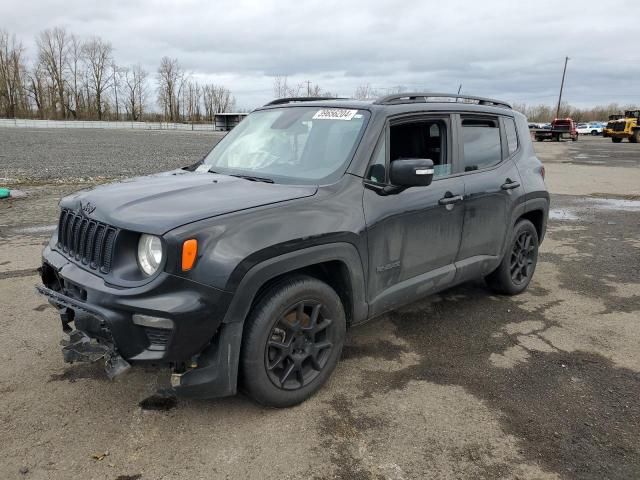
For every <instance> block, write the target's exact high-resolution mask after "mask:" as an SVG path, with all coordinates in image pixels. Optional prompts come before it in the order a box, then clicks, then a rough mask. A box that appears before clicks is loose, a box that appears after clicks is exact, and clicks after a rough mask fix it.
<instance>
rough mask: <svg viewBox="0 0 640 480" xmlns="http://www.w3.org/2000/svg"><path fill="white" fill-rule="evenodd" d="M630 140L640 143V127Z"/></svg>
mask: <svg viewBox="0 0 640 480" xmlns="http://www.w3.org/2000/svg"><path fill="white" fill-rule="evenodd" d="M629 141H630V142H632V143H640V128H638V129H637V130H635V131H634V132H633V133H632V134H631V136H630V137H629Z"/></svg>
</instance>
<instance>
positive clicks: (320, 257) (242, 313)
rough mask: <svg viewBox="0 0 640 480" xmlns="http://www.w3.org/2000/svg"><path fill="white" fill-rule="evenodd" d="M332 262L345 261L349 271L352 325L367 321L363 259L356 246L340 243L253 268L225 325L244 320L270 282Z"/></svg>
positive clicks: (306, 249) (297, 253) (243, 279)
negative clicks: (254, 301) (276, 278)
mask: <svg viewBox="0 0 640 480" xmlns="http://www.w3.org/2000/svg"><path fill="white" fill-rule="evenodd" d="M329 261H339V262H342V263H343V264H344V265H345V266H346V267H347V270H348V272H349V278H350V282H351V290H352V291H351V294H352V297H353V323H359V322H362V321H364V320H366V318H367V315H368V305H367V302H366V292H365V273H364V268H363V265H362V260H361V258H360V255H359V253H358V250H357V249H356V247H355V246H354V245H353V244H351V243H346V242H337V243H327V244H322V245H316V246H313V247H308V248H302V249H300V250H294V251H292V252H289V253H285V254H283V255H279V256H277V257H274V258H271V259H268V260H265V261H263V262H261V263H258V264H256V265H254V266H253V267H251V268H250V269H249V270H248V271H247V273H245V274H244V276H243V277H242V280H240V283H239V284H238V288H237V289H235V292H236V293H235V295H234V296H233V299H232V301H231V304H230V305H229V309H228V310H227V313H226V315H225V317H224V319H223V323H233V322H242V321H244V319H245V318H246V317H247V315H248V313H249V309H250V308H251V305H252V303H253V300H254V298H255V296H256V294H257V293H258V290H259V289H260V287H262V286H263V285H264V284H265V283H266V282H268V281H269V280H271V279H273V278H275V277H278V276H280V275H283V274H286V273H288V272H293V271H295V270H299V269H301V268H304V267H309V266H312V265H317V264H320V263H324V262H329Z"/></svg>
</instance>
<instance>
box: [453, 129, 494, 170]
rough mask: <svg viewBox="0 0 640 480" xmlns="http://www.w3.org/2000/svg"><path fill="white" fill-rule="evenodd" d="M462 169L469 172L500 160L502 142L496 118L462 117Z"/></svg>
mask: <svg viewBox="0 0 640 480" xmlns="http://www.w3.org/2000/svg"><path fill="white" fill-rule="evenodd" d="M462 140H463V142H464V171H465V172H471V171H473V170H480V169H482V168H487V167H491V166H493V165H497V164H498V163H500V162H501V161H502V144H501V142H500V127H499V125H498V119H497V118H484V117H483V118H474V117H462Z"/></svg>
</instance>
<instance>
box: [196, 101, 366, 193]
mask: <svg viewBox="0 0 640 480" xmlns="http://www.w3.org/2000/svg"><path fill="white" fill-rule="evenodd" d="M368 118H369V112H367V111H366V110H356V109H346V108H326V107H289V108H275V109H270V110H260V111H256V112H253V113H252V114H251V115H249V116H247V118H245V119H244V120H243V121H242V122H240V124H239V125H238V126H237V127H235V128H234V129H233V130H232V131H231V132H230V133H229V134H227V136H226V137H224V138H223V139H222V140H221V141H220V143H218V145H216V146H215V148H214V149H213V150H212V151H211V152H210V153H209V154H208V155H207V156H206V157H205V159H204V164H205V165H207V166H209V167H210V170H211V171H213V172H218V173H223V174H231V175H247V176H254V177H258V178H263V179H268V180H273V181H275V182H279V183H330V182H333V181H335V180H337V179H338V178H339V177H340V176H341V175H342V174H343V173H344V170H345V169H346V167H347V164H348V162H349V161H350V160H351V157H352V156H353V153H354V151H355V149H356V147H357V145H358V141H359V140H360V137H361V136H362V132H363V131H364V128H365V126H366V123H367V120H368Z"/></svg>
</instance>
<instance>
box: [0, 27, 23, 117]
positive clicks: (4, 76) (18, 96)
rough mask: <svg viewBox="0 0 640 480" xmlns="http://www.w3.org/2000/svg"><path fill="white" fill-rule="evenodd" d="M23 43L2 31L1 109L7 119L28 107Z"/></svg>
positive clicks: (0, 53)
mask: <svg viewBox="0 0 640 480" xmlns="http://www.w3.org/2000/svg"><path fill="white" fill-rule="evenodd" d="M22 54H23V48H22V43H20V42H18V41H17V40H16V37H15V35H13V36H11V37H10V36H9V33H8V32H5V31H3V30H0V107H1V108H2V109H3V110H4V111H5V114H6V116H7V117H10V118H12V117H15V116H16V115H17V114H18V113H19V110H20V108H24V107H25V106H26V102H25V100H26V98H25V92H24V88H23V87H24V85H23V79H24V77H25V68H24V64H23V60H22Z"/></svg>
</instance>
